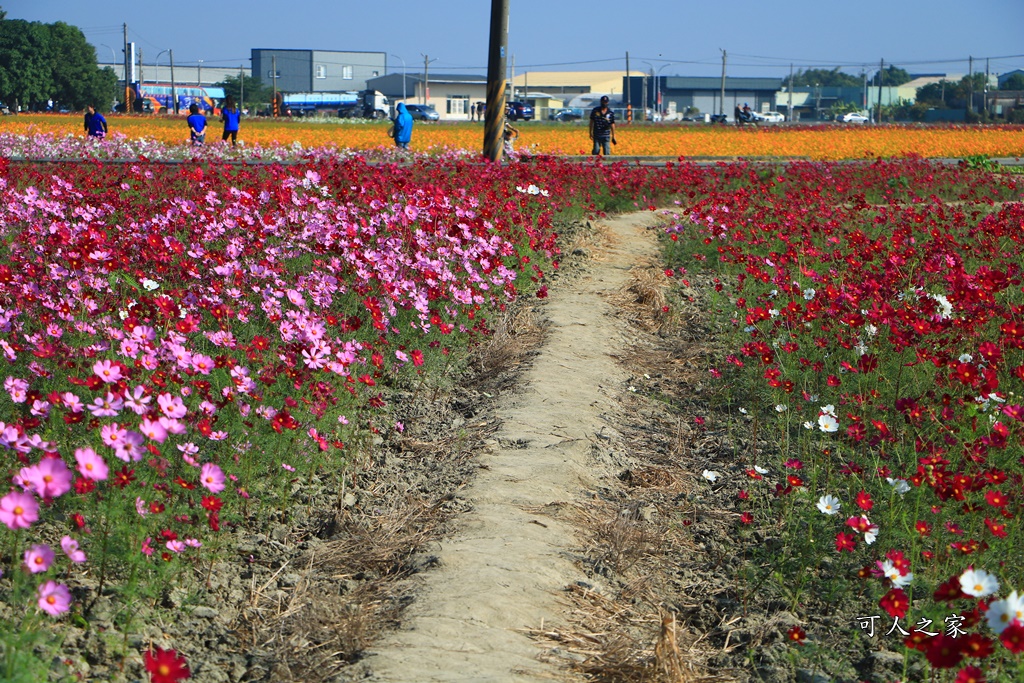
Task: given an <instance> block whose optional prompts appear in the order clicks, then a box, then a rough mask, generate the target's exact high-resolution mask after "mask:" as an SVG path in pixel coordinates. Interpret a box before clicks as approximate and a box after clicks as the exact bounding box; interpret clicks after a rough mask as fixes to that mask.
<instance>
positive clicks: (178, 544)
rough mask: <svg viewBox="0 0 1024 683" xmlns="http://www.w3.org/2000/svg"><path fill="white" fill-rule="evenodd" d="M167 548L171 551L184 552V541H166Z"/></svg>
mask: <svg viewBox="0 0 1024 683" xmlns="http://www.w3.org/2000/svg"><path fill="white" fill-rule="evenodd" d="M167 549H168V550H170V551H171V552H172V553H182V552H185V543H184V542H183V541H167Z"/></svg>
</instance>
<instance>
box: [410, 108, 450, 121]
mask: <svg viewBox="0 0 1024 683" xmlns="http://www.w3.org/2000/svg"><path fill="white" fill-rule="evenodd" d="M405 108H406V109H408V110H409V115H410V116H412V118H413V120H419V121H437V120H438V119H440V118H441V115H440V114H438V113H437V110H436V109H434V105H432V104H406V105H405Z"/></svg>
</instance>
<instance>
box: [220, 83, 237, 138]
mask: <svg viewBox="0 0 1024 683" xmlns="http://www.w3.org/2000/svg"><path fill="white" fill-rule="evenodd" d="M241 118H242V114H241V113H240V112H239V111H238V107H236V106H235V98H234V97H232V96H231V95H228V97H227V99H226V100H225V101H224V107H223V108H221V110H220V120H221V121H223V122H224V135H222V136H221V138H220V139H221V140H222V141H223V140H227V139H228V137H229V136H230V137H231V146H232V147H234V146H235V143H236V142H237V141H238V124H239V122H240V120H241Z"/></svg>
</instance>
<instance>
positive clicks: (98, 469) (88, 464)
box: [75, 446, 109, 481]
mask: <svg viewBox="0 0 1024 683" xmlns="http://www.w3.org/2000/svg"><path fill="white" fill-rule="evenodd" d="M75 460H77V461H78V471H79V473H80V474H81V475H82V476H83V477H85V478H86V479H91V480H92V481H104V480H105V479H106V478H107V475H108V474H109V469H108V468H107V463H106V462H104V461H103V458H102V457H100V456H99V455H97V454H96V451H94V450H93V449H91V448H89V447H88V446H87V447H85V448H77V449H75Z"/></svg>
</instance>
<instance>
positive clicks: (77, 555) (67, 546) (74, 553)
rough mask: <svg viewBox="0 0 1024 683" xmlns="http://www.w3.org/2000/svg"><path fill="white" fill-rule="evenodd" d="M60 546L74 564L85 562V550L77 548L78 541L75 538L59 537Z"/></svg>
mask: <svg viewBox="0 0 1024 683" xmlns="http://www.w3.org/2000/svg"><path fill="white" fill-rule="evenodd" d="M60 547H61V549H62V550H63V551H64V554H65V555H67V556H68V558H70V560H71V561H72V562H74V563H76V564H82V563H83V562H85V552H83V551H82V550H79V548H78V541H76V540H75V539H73V538H71V537H70V536H65V537H64V538H62V539H60Z"/></svg>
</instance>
